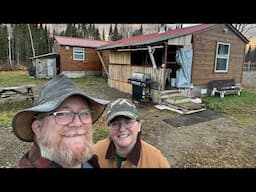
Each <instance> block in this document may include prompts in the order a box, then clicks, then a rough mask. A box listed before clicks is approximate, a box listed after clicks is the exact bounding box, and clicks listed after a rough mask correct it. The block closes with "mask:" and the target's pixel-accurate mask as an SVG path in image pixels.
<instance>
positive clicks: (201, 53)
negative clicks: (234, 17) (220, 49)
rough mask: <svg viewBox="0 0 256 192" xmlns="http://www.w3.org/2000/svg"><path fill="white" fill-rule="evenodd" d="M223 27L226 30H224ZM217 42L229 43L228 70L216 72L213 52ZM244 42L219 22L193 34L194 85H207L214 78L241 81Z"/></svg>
mask: <svg viewBox="0 0 256 192" xmlns="http://www.w3.org/2000/svg"><path fill="white" fill-rule="evenodd" d="M223 28H227V29H228V31H227V32H224V30H223ZM217 42H223V43H230V57H229V64H228V71H227V72H224V73H218V72H217V73H216V72H214V69H215V54H216V47H217ZM244 51H245V43H244V42H243V41H242V40H241V39H240V38H239V37H238V36H237V35H236V34H235V33H234V32H233V31H232V30H231V29H230V28H228V27H227V26H226V25H224V24H220V25H217V26H215V27H213V28H211V29H210V30H206V31H203V32H199V33H195V34H194V36H193V65H192V82H193V85H194V86H207V85H208V83H209V81H211V80H214V79H228V78H235V81H236V83H241V80H242V68H243V63H244V54H245V52H244Z"/></svg>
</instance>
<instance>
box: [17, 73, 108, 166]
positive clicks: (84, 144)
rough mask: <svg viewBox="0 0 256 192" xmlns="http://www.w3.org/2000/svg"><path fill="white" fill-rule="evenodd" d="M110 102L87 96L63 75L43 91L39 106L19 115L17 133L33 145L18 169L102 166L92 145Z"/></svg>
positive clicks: (40, 95)
mask: <svg viewBox="0 0 256 192" xmlns="http://www.w3.org/2000/svg"><path fill="white" fill-rule="evenodd" d="M108 103H109V102H108V101H106V100H102V99H96V98H93V97H90V96H88V95H86V94H85V93H84V92H82V90H81V89H80V88H79V87H78V86H77V85H75V83H74V82H73V81H71V80H70V79H68V78H67V76H65V75H63V74H60V75H59V76H57V77H56V78H55V79H52V80H50V81H49V82H48V83H46V84H45V85H44V86H43V87H42V88H41V90H40V93H39V98H38V101H37V104H36V105H35V106H33V107H31V108H28V109H24V110H22V111H20V112H18V113H17V114H16V115H15V116H14V118H13V121H12V126H13V132H14V134H15V135H16V136H17V137H18V138H19V139H20V140H22V141H25V142H33V144H32V148H31V149H30V151H28V152H27V153H26V154H25V155H24V156H23V157H22V158H21V160H20V162H19V163H18V164H17V165H16V166H15V167H17V168H81V167H84V168H93V167H99V165H98V158H97V157H96V155H94V153H93V150H92V146H93V140H92V138H93V137H92V134H93V123H94V122H96V121H97V119H98V118H99V117H100V116H101V114H102V113H103V111H104V110H105V107H106V105H107V104H108Z"/></svg>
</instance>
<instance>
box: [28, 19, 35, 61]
mask: <svg viewBox="0 0 256 192" xmlns="http://www.w3.org/2000/svg"><path fill="white" fill-rule="evenodd" d="M27 25H28V31H29V36H30V41H31V47H32V52H33V57H35V49H34V44H33V37H32V33H31V30H30V25H29V24H27Z"/></svg>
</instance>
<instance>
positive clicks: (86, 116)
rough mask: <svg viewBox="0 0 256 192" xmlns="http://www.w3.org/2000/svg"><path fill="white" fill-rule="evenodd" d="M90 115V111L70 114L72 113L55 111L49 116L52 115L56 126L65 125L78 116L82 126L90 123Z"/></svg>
mask: <svg viewBox="0 0 256 192" xmlns="http://www.w3.org/2000/svg"><path fill="white" fill-rule="evenodd" d="M92 113H93V111H90V110H83V111H80V112H77V113H75V112H72V111H57V112H53V113H50V114H49V116H51V115H53V116H54V118H55V122H56V123H57V124H58V125H67V124H69V123H71V122H72V121H74V118H75V115H78V117H79V119H80V121H81V122H82V123H83V124H86V123H92Z"/></svg>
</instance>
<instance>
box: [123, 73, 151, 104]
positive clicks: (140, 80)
mask: <svg viewBox="0 0 256 192" xmlns="http://www.w3.org/2000/svg"><path fill="white" fill-rule="evenodd" d="M128 83H130V84H132V99H133V100H137V101H142V100H145V99H151V96H150V83H151V74H150V73H139V72H136V73H133V74H132V78H129V79H128Z"/></svg>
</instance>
